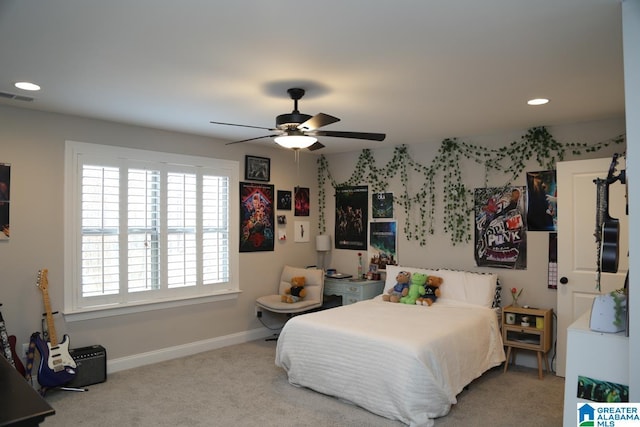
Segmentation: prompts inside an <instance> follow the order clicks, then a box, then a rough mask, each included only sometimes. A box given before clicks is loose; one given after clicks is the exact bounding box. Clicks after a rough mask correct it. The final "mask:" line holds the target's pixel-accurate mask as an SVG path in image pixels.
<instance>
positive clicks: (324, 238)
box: [316, 234, 331, 271]
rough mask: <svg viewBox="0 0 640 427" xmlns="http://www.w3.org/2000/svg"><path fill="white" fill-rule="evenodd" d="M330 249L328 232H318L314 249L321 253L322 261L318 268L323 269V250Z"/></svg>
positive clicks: (327, 250)
mask: <svg viewBox="0 0 640 427" xmlns="http://www.w3.org/2000/svg"><path fill="white" fill-rule="evenodd" d="M330 250H331V237H330V236H329V235H328V234H319V235H317V236H316V251H318V252H320V253H321V254H322V263H321V264H320V268H321V269H322V270H323V271H324V257H325V255H324V254H325V252H329V251H330Z"/></svg>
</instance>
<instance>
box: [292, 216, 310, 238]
mask: <svg viewBox="0 0 640 427" xmlns="http://www.w3.org/2000/svg"><path fill="white" fill-rule="evenodd" d="M294 222H295V223H294V226H293V231H294V241H295V242H308V241H309V240H310V239H309V235H310V234H311V233H310V232H309V230H310V228H309V221H294Z"/></svg>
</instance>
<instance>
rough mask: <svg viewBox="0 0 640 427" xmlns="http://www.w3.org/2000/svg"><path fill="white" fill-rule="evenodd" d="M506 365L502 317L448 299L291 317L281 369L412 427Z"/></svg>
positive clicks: (298, 381)
mask: <svg viewBox="0 0 640 427" xmlns="http://www.w3.org/2000/svg"><path fill="white" fill-rule="evenodd" d="M504 360H505V355H504V348H503V345H502V339H501V334H500V330H499V326H498V321H497V317H496V314H495V311H493V310H491V309H489V308H483V307H480V306H474V305H470V304H464V303H459V302H456V301H453V300H445V299H443V298H440V299H438V301H437V302H436V303H435V304H433V305H432V306H431V307H426V306H418V305H406V304H394V303H389V302H384V301H382V299H381V297H380V296H378V297H376V298H374V299H372V300H367V301H362V302H359V303H356V304H351V305H347V306H341V307H337V308H334V309H330V310H324V311H319V312H315V313H310V314H305V315H302V316H297V317H294V318H292V319H291V320H289V321H288V322H287V324H286V325H285V327H284V329H283V330H282V332H281V333H280V337H279V338H278V345H277V351H276V365H277V366H280V367H282V368H284V369H285V371H287V373H288V377H289V382H290V383H291V384H294V385H298V386H304V387H308V388H311V389H313V390H316V391H318V392H321V393H324V394H328V395H332V396H336V397H339V398H342V399H346V400H348V401H350V402H353V403H355V404H356V405H359V406H361V407H363V408H365V409H367V410H369V411H371V412H373V413H376V414H378V415H381V416H383V417H387V418H390V419H397V420H400V421H402V422H404V423H405V424H410V425H412V426H430V425H433V418H436V417H441V416H443V415H446V414H447V413H449V410H450V408H451V405H452V404H455V403H456V395H457V394H458V393H460V392H461V391H462V389H463V387H464V386H466V385H467V384H469V383H470V382H471V381H472V380H474V379H475V378H477V377H479V376H480V375H482V373H483V372H485V371H486V370H487V369H490V368H492V367H494V366H497V365H499V364H500V363H501V362H503V361H504Z"/></svg>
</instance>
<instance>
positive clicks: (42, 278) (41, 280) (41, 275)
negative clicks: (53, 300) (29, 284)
mask: <svg viewBox="0 0 640 427" xmlns="http://www.w3.org/2000/svg"><path fill="white" fill-rule="evenodd" d="M47 274H49V270H48V269H46V268H43V269H42V270H39V271H38V283H37V284H36V286H38V287H39V288H40V290H41V291H46V290H47V288H49V280H48V279H47Z"/></svg>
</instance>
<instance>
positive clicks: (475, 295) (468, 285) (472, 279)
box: [433, 270, 498, 308]
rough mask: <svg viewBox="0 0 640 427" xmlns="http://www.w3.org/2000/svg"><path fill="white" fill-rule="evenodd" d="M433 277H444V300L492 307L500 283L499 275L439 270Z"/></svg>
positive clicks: (442, 287) (441, 288)
mask: <svg viewBox="0 0 640 427" xmlns="http://www.w3.org/2000/svg"><path fill="white" fill-rule="evenodd" d="M433 275H434V276H440V277H442V286H440V292H441V294H440V296H441V297H442V298H449V299H453V300H456V301H463V302H466V303H469V304H475V305H480V306H483V307H489V308H491V307H492V305H493V298H494V296H495V292H496V285H497V283H498V275H497V274H492V273H472V272H470V271H455V270H438V271H436V272H434V273H433Z"/></svg>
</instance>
